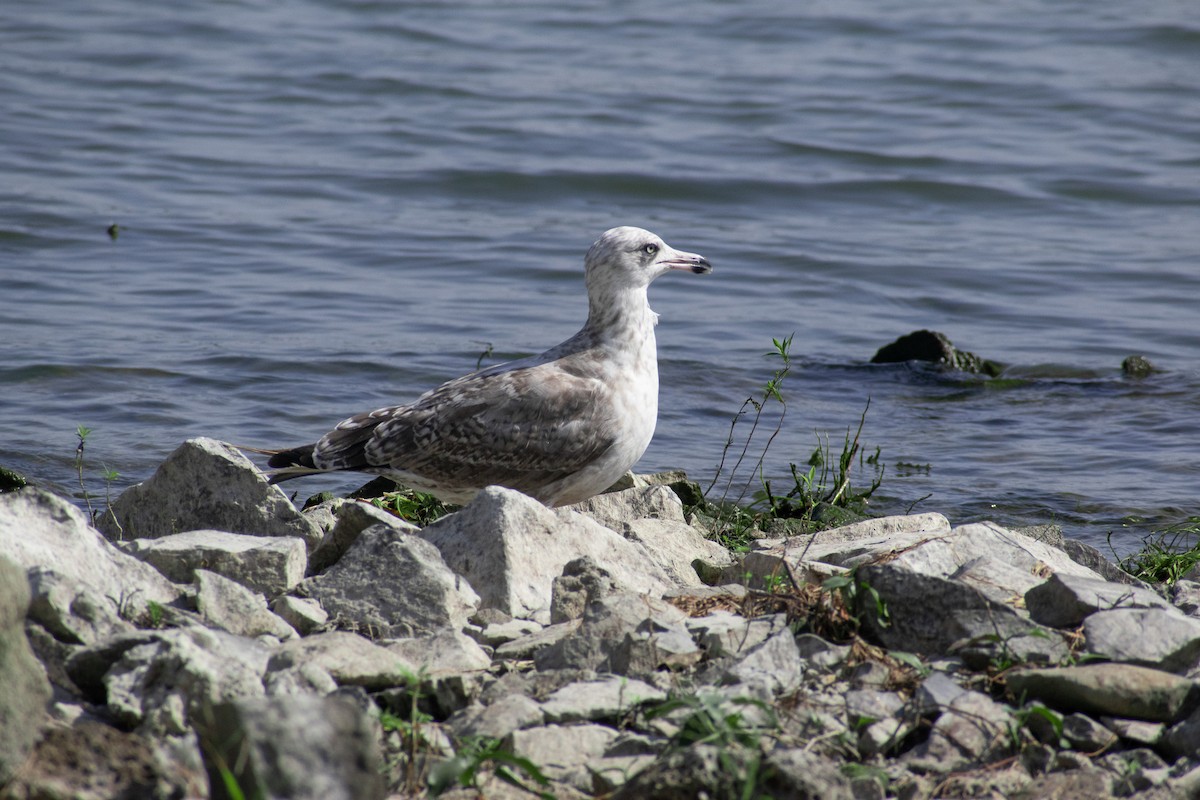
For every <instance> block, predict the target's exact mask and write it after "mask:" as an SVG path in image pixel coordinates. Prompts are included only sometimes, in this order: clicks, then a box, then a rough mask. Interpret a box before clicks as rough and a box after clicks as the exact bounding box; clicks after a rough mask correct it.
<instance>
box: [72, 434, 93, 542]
mask: <svg viewBox="0 0 1200 800" xmlns="http://www.w3.org/2000/svg"><path fill="white" fill-rule="evenodd" d="M91 432H92V429H91V428H87V427H84V426H83V425H79V426H77V427H76V428H75V435H76V436H77V437H79V444H77V445H76V446H75V474H76V475H78V476H79V491H80V493H82V495H83V499H84V502H86V503H87V508H88V518H89V519H95V518H96V512H95V511H94V510H93V509H92V497H91V495H89V494H88V490H87V488H86V487H85V486H84V485H83V449H84V447H85V446H86V445H87V437H88V435H89V434H90V433H91Z"/></svg>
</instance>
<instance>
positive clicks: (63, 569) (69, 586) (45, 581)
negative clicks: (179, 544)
mask: <svg viewBox="0 0 1200 800" xmlns="http://www.w3.org/2000/svg"><path fill="white" fill-rule="evenodd" d="M0 552H2V553H3V554H4V556H5V557H6V558H8V559H9V560H11V561H13V562H14V563H16V564H17V565H18V566H19V567H21V568H22V569H24V570H25V571H26V572H27V573H28V574H29V576H30V581H31V583H32V585H33V601H32V602H33V605H32V608H31V609H30V615H31V616H32V618H33V619H35V620H37V621H38V622H40V623H41V624H43V625H44V626H45V627H46V628H47V630H49V631H51V632H52V633H53V634H54V635H55V636H56V637H58V638H60V639H62V640H63V641H67V642H72V643H83V644H91V643H94V642H96V641H99V640H101V639H103V638H106V637H107V636H109V635H110V634H114V633H120V632H123V631H125V630H128V628H129V626H128V625H127V624H126V621H125V617H126V616H130V617H132V616H136V615H137V614H138V613H140V612H141V611H142V610H144V609H145V608H146V605H147V603H150V602H155V603H161V604H164V605H166V604H169V603H173V602H175V601H176V600H177V599H178V598H179V596H180V594H181V593H182V590H181V588H180V587H177V586H174V585H173V584H172V583H171V582H170V581H168V580H167V579H166V578H164V577H163V576H162V575H161V574H160V573H159V572H158V571H157V570H155V569H154V568H153V567H150V566H148V565H146V564H143V563H141V562H140V561H138V560H137V559H136V558H133V557H131V556H128V555H126V554H125V553H122V552H120V551H119V550H117V549H116V548H114V547H112V546H111V545H110V544H109V543H108V542H107V541H106V540H105V539H104V537H103V536H101V535H100V534H99V533H98V532H97V531H96V530H95V529H94V528H92V527H91V525H90V524H89V523H88V521H87V518H86V516H85V515H84V514H83V512H81V511H80V510H79V509H77V508H76V507H75V506H73V505H71V504H70V503H69V502H67V501H66V500H63V499H62V498H59V497H56V496H54V495H52V494H50V493H48V492H44V491H40V490H36V489H25V490H22V491H20V492H11V493H8V494H2V495H0Z"/></svg>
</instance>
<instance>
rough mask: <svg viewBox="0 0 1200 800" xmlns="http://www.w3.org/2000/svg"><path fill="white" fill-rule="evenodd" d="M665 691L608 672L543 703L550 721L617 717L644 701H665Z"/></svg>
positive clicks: (596, 719)
mask: <svg viewBox="0 0 1200 800" xmlns="http://www.w3.org/2000/svg"><path fill="white" fill-rule="evenodd" d="M666 698H667V694H666V692H664V691H662V690H661V689H658V688H656V687H654V686H651V685H650V684H648V683H645V682H643V681H639V680H637V679H635V678H623V677H619V676H616V675H609V676H605V677H600V678H597V679H596V680H594V681H579V682H576V683H569V684H567V685H566V686H564V687H562V688H561V689H559V690H557V691H556V692H554V693H553V694H551V695H550V696H549V697H547V698H546V699H545V701H543V703H542V712H543V713H544V714H545V715H546V721H547V722H553V723H566V722H579V721H585V720H586V721H598V720H615V719H618V718H620V717H621V716H623V715H625V714H628V713H629V712H630V711H631V710H633V709H634V708H637V707H638V706H640V705H643V704H645V703H654V702H658V701H662V700H665V699H666Z"/></svg>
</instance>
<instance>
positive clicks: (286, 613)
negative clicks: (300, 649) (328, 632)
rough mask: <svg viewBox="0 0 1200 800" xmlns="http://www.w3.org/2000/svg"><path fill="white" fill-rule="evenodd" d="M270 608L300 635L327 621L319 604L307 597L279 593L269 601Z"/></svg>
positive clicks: (327, 617) (326, 615) (305, 634)
mask: <svg viewBox="0 0 1200 800" xmlns="http://www.w3.org/2000/svg"><path fill="white" fill-rule="evenodd" d="M271 610H272V611H273V612H275V614H276V615H278V616H279V618H280V619H282V620H283V621H284V622H286V623H287V624H288V625H291V626H292V627H293V628H295V629H296V630H297V631H299V632H300V634H301V635H302V636H307V635H308V634H310V633H312V632H313V631H315V630H317V629H318V628H320V627H321V626H322V625H324V624H325V623H326V622H328V621H329V615H328V614H326V613H325V609H323V608H321V604H320V603H318V602H317V601H316V600H311V599H309V598H307V597H293V596H292V595H290V594H285V595H280V596H279V597H276V598H275V599H274V600H273V601H272V602H271Z"/></svg>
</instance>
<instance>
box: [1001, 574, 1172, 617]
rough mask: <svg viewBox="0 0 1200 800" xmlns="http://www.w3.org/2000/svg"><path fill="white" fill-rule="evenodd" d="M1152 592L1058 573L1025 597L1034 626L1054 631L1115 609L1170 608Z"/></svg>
mask: <svg viewBox="0 0 1200 800" xmlns="http://www.w3.org/2000/svg"><path fill="white" fill-rule="evenodd" d="M1170 606H1171V604H1170V603H1168V602H1167V601H1166V600H1164V599H1163V598H1161V597H1159V596H1158V595H1157V594H1156V593H1154V592H1152V591H1150V590H1149V589H1143V588H1142V587H1140V586H1128V585H1125V584H1120V583H1112V582H1110V581H1106V580H1103V579H1101V578H1087V577H1083V576H1080V575H1069V574H1066V573H1061V572H1059V573H1055V574H1054V575H1051V576H1050V578H1049V579H1048V580H1047V581H1046V582H1045V583H1041V584H1039V585H1037V586H1034V587H1033V588H1032V589H1030V590H1029V591H1028V592H1026V593H1025V607H1026V608H1027V609H1028V610H1029V616H1030V617H1032V618H1033V620H1034V621H1035V622H1039V623H1041V624H1042V625H1049V626H1050V627H1052V628H1075V627H1077V626H1078V625H1079V624H1080V623H1081V622H1083V620H1084V619H1085V618H1087V616H1088V615H1089V614H1092V613H1094V612H1096V611H1103V610H1108V609H1113V608H1170Z"/></svg>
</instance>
